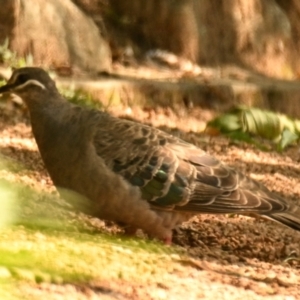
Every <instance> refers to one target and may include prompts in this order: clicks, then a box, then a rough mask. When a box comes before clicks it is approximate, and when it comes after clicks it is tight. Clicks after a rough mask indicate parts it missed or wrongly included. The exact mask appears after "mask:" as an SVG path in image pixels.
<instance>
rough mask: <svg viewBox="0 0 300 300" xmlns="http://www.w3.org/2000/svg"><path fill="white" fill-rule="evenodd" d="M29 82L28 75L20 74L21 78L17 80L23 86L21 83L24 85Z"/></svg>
mask: <svg viewBox="0 0 300 300" xmlns="http://www.w3.org/2000/svg"><path fill="white" fill-rule="evenodd" d="M27 80H28V78H27V76H26V74H19V76H18V77H17V79H16V82H17V83H19V84H21V83H24V82H26V81H27Z"/></svg>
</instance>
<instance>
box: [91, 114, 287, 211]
mask: <svg viewBox="0 0 300 300" xmlns="http://www.w3.org/2000/svg"><path fill="white" fill-rule="evenodd" d="M101 124H102V125H101V127H99V128H98V130H97V133H96V135H95V140H94V144H95V148H96V151H97V153H98V155H99V156H101V157H102V158H103V159H104V160H105V162H106V163H107V165H108V166H109V167H110V168H111V169H112V170H114V171H115V172H116V173H118V174H120V175H122V176H123V177H124V178H125V179H126V180H128V181H129V182H130V183H131V184H133V185H135V186H138V187H140V189H141V192H142V196H143V198H144V199H145V200H147V201H149V202H150V203H151V204H152V205H154V206H157V207H159V208H161V209H174V210H180V211H189V212H199V213H201V212H205V213H234V212H237V213H241V212H245V213H247V212H254V213H270V212H273V211H276V212H280V211H284V210H286V205H287V204H286V203H285V202H284V201H283V200H282V199H280V198H278V197H275V196H274V195H273V194H272V193H271V192H269V191H268V190H267V189H266V188H265V187H264V186H262V185H260V184H259V183H257V182H256V181H254V180H252V179H250V178H248V177H245V176H244V175H242V174H241V173H239V172H237V171H235V170H233V169H231V168H230V167H228V166H226V165H225V164H223V163H222V162H220V161H219V160H217V159H215V158H214V157H212V156H210V155H209V154H207V153H206V152H204V151H203V150H201V149H200V148H197V147H195V146H193V145H191V144H189V143H186V142H184V141H182V140H180V139H178V138H176V137H173V136H171V135H168V134H167V133H164V132H162V131H160V130H158V129H155V128H152V127H149V126H146V125H142V124H139V123H134V122H130V121H127V120H122V119H115V118H112V117H107V122H106V124H105V125H103V122H102V123H101Z"/></svg>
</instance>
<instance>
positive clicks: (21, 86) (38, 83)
mask: <svg viewBox="0 0 300 300" xmlns="http://www.w3.org/2000/svg"><path fill="white" fill-rule="evenodd" d="M29 84H34V85H37V86H39V87H41V88H42V89H43V90H45V89H46V87H45V86H44V85H43V84H42V83H40V82H39V81H37V80H34V79H30V80H27V81H26V82H25V83H23V84H21V85H19V86H17V87H15V88H14V89H15V90H21V89H23V88H24V87H25V86H27V85H29Z"/></svg>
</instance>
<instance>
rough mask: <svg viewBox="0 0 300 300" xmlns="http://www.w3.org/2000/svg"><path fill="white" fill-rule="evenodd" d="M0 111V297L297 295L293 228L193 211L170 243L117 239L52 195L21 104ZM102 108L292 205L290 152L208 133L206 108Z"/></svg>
mask: <svg viewBox="0 0 300 300" xmlns="http://www.w3.org/2000/svg"><path fill="white" fill-rule="evenodd" d="M1 105H2V106H1V110H0V153H1V157H2V159H1V161H2V163H1V169H0V178H1V179H4V180H5V182H6V183H7V182H8V183H7V184H8V187H9V189H10V190H11V186H13V187H14V188H13V190H15V193H16V195H17V196H16V197H15V198H16V202H15V203H14V207H13V208H12V209H11V211H12V213H13V214H14V215H15V216H14V218H15V222H14V224H12V225H11V226H8V227H4V228H3V229H1V231H0V296H1V295H2V298H1V299H40V298H42V297H46V298H47V299H183V298H186V299H213V298H215V299H300V290H299V285H300V284H299V282H300V270H299V267H300V233H299V232H296V231H294V230H292V229H289V228H286V227H284V226H282V225H281V224H277V223H274V222H272V221H269V220H264V219H258V218H252V217H249V216H237V215H220V216H215V215H213V216H212V215H201V216H197V217H195V218H193V219H192V220H191V221H190V222H188V223H186V224H183V225H182V226H181V227H180V228H179V229H178V230H176V232H175V233H174V245H173V246H171V247H167V246H162V245H160V244H159V243H157V242H155V241H149V240H148V239H147V237H145V236H143V234H142V233H140V234H139V237H137V238H129V239H124V238H123V237H122V230H121V229H120V228H118V227H117V226H116V225H114V224H111V223H105V222H103V221H100V220H96V219H93V218H90V217H88V216H85V215H82V214H78V213H76V212H73V211H72V209H71V208H70V207H69V206H68V205H67V204H66V203H65V202H64V201H63V200H62V199H60V198H59V196H58V195H57V193H56V192H55V189H54V187H53V185H52V182H51V180H50V178H49V176H48V174H47V172H46V170H45V169H44V166H43V164H42V161H41V159H40V155H39V153H38V150H37V147H36V144H35V141H34V139H33V137H32V134H31V128H30V123H29V118H28V113H27V111H26V109H25V107H24V106H22V105H20V104H17V103H13V102H6V103H2V104H1ZM109 112H110V113H112V114H115V115H118V116H123V117H124V116H125V117H127V118H128V117H129V118H134V119H136V120H138V121H142V122H145V123H149V124H151V125H154V126H157V127H159V128H161V129H163V130H166V131H168V132H170V133H172V134H175V135H177V136H180V137H181V138H182V139H184V140H186V141H189V142H191V143H194V144H196V145H197V146H199V147H202V148H203V149H205V150H206V151H208V152H209V153H210V154H212V155H215V156H216V157H217V158H219V159H221V160H222V161H224V162H226V163H228V164H229V165H231V166H232V167H234V168H236V169H238V170H240V171H242V172H244V173H246V174H247V175H249V176H251V177H252V178H254V179H256V180H259V181H260V182H263V183H264V184H265V185H266V186H267V187H268V188H269V189H271V190H272V191H274V192H276V193H278V194H279V195H281V196H282V197H284V198H286V199H287V200H288V201H291V202H294V203H299V204H300V200H299V199H300V197H299V196H300V183H299V180H298V178H299V177H300V166H299V163H298V161H299V158H300V154H299V149H298V147H297V146H293V147H290V148H289V149H287V150H286V151H285V152H284V153H283V154H279V153H277V152H275V151H273V152H272V151H271V152H262V151H260V150H258V149H256V148H254V147H252V146H249V145H246V144H243V143H241V144H236V143H233V142H231V141H229V140H227V139H226V138H224V137H213V138H212V137H209V136H207V135H205V133H203V131H202V130H203V127H204V125H203V124H205V122H206V121H207V120H208V119H209V118H210V117H212V116H213V115H214V112H213V111H208V110H204V109H201V108H193V110H192V111H190V112H188V111H187V112H186V113H184V114H182V113H181V114H180V116H178V114H176V113H175V112H173V111H172V110H169V109H162V108H157V109H155V108H153V109H147V110H145V109H142V108H129V107H123V108H122V109H120V108H118V109H117V108H111V109H109ZM174 124H175V125H176V124H179V125H178V126H177V127H178V128H177V129H174V127H175V126H174ZM185 125H186V128H187V130H185ZM191 128H193V129H194V132H190V129H191ZM197 129H199V130H197ZM16 215H17V216H16Z"/></svg>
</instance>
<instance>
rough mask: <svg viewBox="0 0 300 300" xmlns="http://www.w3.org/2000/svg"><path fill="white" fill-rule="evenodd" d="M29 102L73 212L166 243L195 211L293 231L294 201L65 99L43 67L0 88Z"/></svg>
mask: <svg viewBox="0 0 300 300" xmlns="http://www.w3.org/2000/svg"><path fill="white" fill-rule="evenodd" d="M3 93H13V94H16V95H17V96H19V97H21V98H22V99H23V101H24V102H25V104H26V105H27V107H28V111H29V116H30V120H31V126H32V132H33V135H34V138H35V140H36V143H37V145H38V149H39V152H40V154H41V157H42V160H43V162H44V165H45V167H46V169H47V171H48V173H49V175H50V177H51V179H52V181H53V183H54V185H55V186H56V187H57V189H58V191H59V193H60V194H61V196H62V197H63V198H65V199H66V200H67V201H69V202H70V203H72V204H73V205H74V206H75V207H76V208H78V209H79V210H81V211H83V212H85V213H87V214H90V215H92V216H95V217H97V218H100V219H104V220H111V221H114V222H116V223H120V224H124V225H125V228H126V229H125V232H126V231H127V232H128V233H135V232H136V230H137V229H142V230H143V231H144V232H145V233H146V234H147V235H148V236H149V237H151V238H155V239H158V240H160V241H162V242H164V243H165V244H171V243H172V232H173V229H175V228H176V227H177V226H179V225H180V224H181V223H183V222H185V221H187V220H189V219H190V218H191V217H193V216H195V215H198V214H203V213H205V214H231V213H234V214H243V215H244V214H250V215H253V214H254V215H258V216H262V217H265V218H269V219H272V220H273V221H277V222H279V223H281V224H283V225H286V226H288V227H290V228H293V229H295V230H298V231H299V230H300V207H299V206H298V205H296V204H292V203H289V202H288V201H287V200H285V199H283V198H282V197H280V196H279V195H277V194H275V193H273V192H271V191H270V190H269V189H268V188H267V187H265V186H264V185H263V184H261V183H260V182H258V181H255V180H254V179H252V178H250V177H248V176H246V175H244V174H242V173H241V172H239V171H238V170H235V169H233V168H231V167H230V166H228V165H226V164H225V163H223V162H222V161H220V160H218V159H217V158H215V157H214V156H211V155H210V154H208V153H207V152H205V151H204V150H202V149H201V148H199V147H197V146H195V145H193V144H191V143H188V142H185V141H184V140H182V139H180V138H178V137H175V136H173V135H170V134H168V133H166V132H164V131H161V130H159V129H157V128H155V127H151V126H148V125H145V124H142V123H138V122H134V121H130V120H125V119H120V118H116V117H114V116H111V115H110V114H108V113H107V112H103V111H100V110H95V109H91V108H84V107H81V106H78V105H75V104H72V103H70V102H69V101H68V100H66V99H65V98H64V97H63V96H62V95H61V94H60V93H59V91H58V89H57V87H56V84H55V82H54V80H52V79H51V77H50V76H49V75H48V73H47V72H46V71H45V70H43V69H42V68H38V67H24V68H19V69H16V70H14V71H13V73H12V75H11V77H10V79H9V80H8V81H7V83H6V84H5V85H4V86H2V87H0V94H3Z"/></svg>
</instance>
